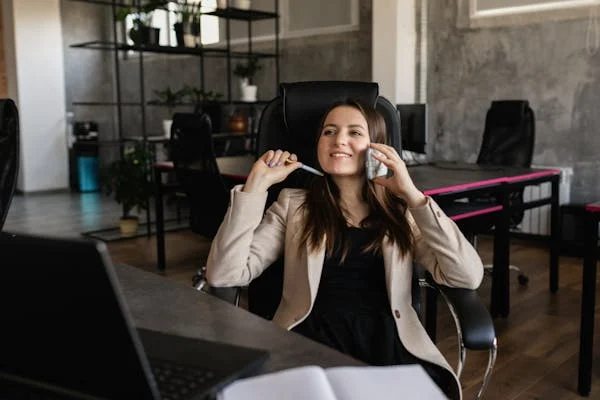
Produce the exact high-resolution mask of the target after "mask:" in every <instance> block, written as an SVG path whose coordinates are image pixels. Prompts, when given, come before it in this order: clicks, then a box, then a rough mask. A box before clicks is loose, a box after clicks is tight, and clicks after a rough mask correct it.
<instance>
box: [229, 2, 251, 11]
mask: <svg viewBox="0 0 600 400" xmlns="http://www.w3.org/2000/svg"><path fill="white" fill-rule="evenodd" d="M230 1H231V0H230ZM234 4H235V7H236V8H241V9H242V10H249V9H250V6H251V5H252V1H251V0H235V2H234Z"/></svg>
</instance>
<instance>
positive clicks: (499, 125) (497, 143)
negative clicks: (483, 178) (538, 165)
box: [477, 100, 535, 168]
mask: <svg viewBox="0 0 600 400" xmlns="http://www.w3.org/2000/svg"><path fill="white" fill-rule="evenodd" d="M534 144H535V116H534V113H533V110H532V109H531V108H530V107H529V102H528V101H527V100H498V101H492V105H491V107H490V109H489V110H488V112H487V115H486V118H485V128H484V132H483V140H482V142H481V148H480V150H479V156H478V158H477V163H478V164H485V165H507V166H512V167H525V168H528V167H530V166H531V160H532V158H533V147H534Z"/></svg>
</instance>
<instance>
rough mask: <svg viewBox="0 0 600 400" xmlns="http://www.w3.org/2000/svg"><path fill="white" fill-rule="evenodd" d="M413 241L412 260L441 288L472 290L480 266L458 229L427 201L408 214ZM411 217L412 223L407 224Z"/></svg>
mask: <svg viewBox="0 0 600 400" xmlns="http://www.w3.org/2000/svg"><path fill="white" fill-rule="evenodd" d="M408 215H409V221H410V222H411V225H412V226H413V234H414V237H415V248H414V258H415V261H416V262H417V263H419V264H420V265H422V266H423V267H424V268H425V269H427V270H428V271H429V272H430V273H431V275H432V276H433V279H434V280H435V281H436V282H437V283H439V284H442V285H446V286H450V287H459V288H467V289H476V288H478V287H479V285H480V284H481V281H482V279H483V263H482V262H481V258H480V257H479V255H478V254H477V251H476V250H475V248H474V247H473V246H472V245H471V243H470V242H469V241H468V240H467V239H466V238H465V236H464V235H463V234H462V232H461V231H460V229H459V228H458V226H457V225H456V224H455V223H454V221H452V220H451V219H450V218H449V217H448V216H447V215H446V214H445V213H444V211H442V209H441V208H440V206H439V205H438V204H437V203H436V202H435V201H434V200H433V199H432V198H431V197H427V202H426V204H424V205H423V206H420V207H418V208H411V209H409V211H408ZM411 217H412V221H411Z"/></svg>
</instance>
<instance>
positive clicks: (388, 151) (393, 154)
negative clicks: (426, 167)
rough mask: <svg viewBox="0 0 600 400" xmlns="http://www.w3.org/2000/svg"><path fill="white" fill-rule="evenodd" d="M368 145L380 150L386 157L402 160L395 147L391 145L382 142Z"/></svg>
mask: <svg viewBox="0 0 600 400" xmlns="http://www.w3.org/2000/svg"><path fill="white" fill-rule="evenodd" d="M370 146H371V148H373V149H375V150H377V151H379V152H381V153H382V154H383V155H384V156H386V157H387V158H390V159H393V160H397V161H400V160H402V159H401V158H400V155H399V154H398V152H397V151H396V149H394V148H393V147H392V146H388V145H387V144H383V143H371V144H370Z"/></svg>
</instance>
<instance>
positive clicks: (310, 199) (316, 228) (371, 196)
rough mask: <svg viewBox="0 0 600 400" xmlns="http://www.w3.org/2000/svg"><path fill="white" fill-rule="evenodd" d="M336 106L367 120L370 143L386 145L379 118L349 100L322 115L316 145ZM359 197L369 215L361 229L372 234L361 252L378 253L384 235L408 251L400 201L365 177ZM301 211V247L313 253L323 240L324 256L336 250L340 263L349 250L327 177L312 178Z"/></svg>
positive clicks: (335, 195)
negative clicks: (306, 246) (345, 107)
mask: <svg viewBox="0 0 600 400" xmlns="http://www.w3.org/2000/svg"><path fill="white" fill-rule="evenodd" d="M340 106H348V107H353V108H355V109H357V110H359V111H360V113H361V114H362V115H363V116H364V117H365V119H366V121H367V127H368V129H369V137H370V139H371V142H374V143H386V138H387V135H386V127H385V120H384V119H383V117H382V116H381V115H380V114H379V113H378V112H377V111H376V110H375V109H374V108H373V107H369V106H366V105H364V104H362V103H361V102H359V101H357V100H352V99H347V100H344V101H342V102H339V103H336V104H335V105H333V106H332V107H331V108H330V109H329V110H328V111H327V112H326V113H325V115H324V116H323V120H322V121H321V124H320V125H319V132H318V134H317V142H318V140H319V138H320V136H321V131H322V129H323V123H324V122H325V119H326V118H327V115H329V113H330V112H331V111H332V110H333V109H334V108H337V107H340ZM317 147H318V146H315V148H317ZM362 196H363V199H364V200H365V201H366V202H367V205H368V207H369V215H368V216H367V217H366V218H365V219H364V220H363V221H362V222H361V228H366V229H369V230H370V231H371V232H372V234H371V240H370V241H369V242H368V244H367V245H366V246H365V248H364V249H363V251H364V252H371V253H374V254H381V244H382V242H383V240H384V238H385V236H386V235H387V236H388V239H389V240H390V241H391V242H392V243H394V244H396V245H397V246H398V247H399V248H400V251H401V253H402V254H406V253H407V252H409V251H411V250H412V247H413V243H414V238H413V234H412V231H411V228H410V225H409V223H408V221H407V219H406V215H405V212H406V203H405V202H404V200H402V199H401V198H399V197H397V196H395V195H394V194H392V193H391V192H390V191H389V190H388V189H387V188H385V187H383V186H381V185H378V184H376V183H373V182H372V181H370V180H368V179H367V178H366V176H365V185H364V186H363V190H362ZM301 210H303V211H304V217H305V225H304V229H303V231H302V235H301V246H302V245H305V244H306V243H308V247H309V249H310V250H311V251H316V250H318V249H320V248H321V246H322V245H323V239H324V238H325V237H327V241H326V243H325V250H326V255H327V256H328V257H331V256H332V255H333V254H334V251H336V250H337V251H340V253H339V254H341V260H342V261H343V260H345V258H346V256H347V254H348V248H349V239H348V237H347V236H346V234H345V232H347V229H346V227H347V222H346V218H345V217H344V212H343V211H344V210H343V208H342V206H341V204H340V193H339V189H338V187H337V186H336V184H335V183H334V181H333V179H332V178H331V176H330V175H328V174H326V175H325V177H324V178H320V177H316V178H315V179H313V181H312V182H311V185H310V188H309V190H308V193H307V195H306V199H305V201H304V203H303V205H302V207H301Z"/></svg>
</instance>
